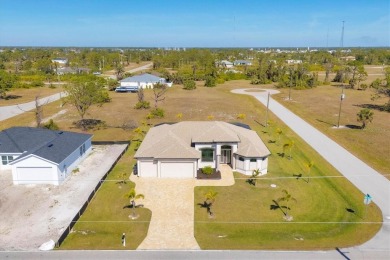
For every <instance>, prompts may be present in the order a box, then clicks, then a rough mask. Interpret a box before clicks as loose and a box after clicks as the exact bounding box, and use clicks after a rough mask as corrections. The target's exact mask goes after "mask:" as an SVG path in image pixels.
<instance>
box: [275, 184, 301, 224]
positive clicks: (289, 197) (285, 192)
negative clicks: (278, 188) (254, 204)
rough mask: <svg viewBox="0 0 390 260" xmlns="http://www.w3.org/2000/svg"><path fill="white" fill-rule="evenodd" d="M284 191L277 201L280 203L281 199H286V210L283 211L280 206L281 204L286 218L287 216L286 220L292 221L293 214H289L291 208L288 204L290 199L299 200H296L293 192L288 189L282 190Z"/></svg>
mask: <svg viewBox="0 0 390 260" xmlns="http://www.w3.org/2000/svg"><path fill="white" fill-rule="evenodd" d="M282 192H283V193H284V196H283V197H280V198H278V199H277V200H276V201H277V203H278V204H279V202H280V201H285V202H286V206H285V208H286V211H283V209H282V207H280V206H279V207H280V209H281V210H282V211H283V214H284V218H285V219H286V220H288V221H290V220H292V216H290V215H289V214H288V211H289V210H290V208H289V206H288V204H289V202H290V201H295V202H297V200H296V199H295V198H294V197H292V196H291V194H290V193H288V191H287V190H282Z"/></svg>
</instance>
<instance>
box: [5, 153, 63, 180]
mask: <svg viewBox="0 0 390 260" xmlns="http://www.w3.org/2000/svg"><path fill="white" fill-rule="evenodd" d="M18 168H28V170H29V172H31V176H32V178H33V179H31V182H27V181H21V180H19V178H18ZM46 168H51V176H50V180H47V178H46V176H42V175H40V171H41V170H42V169H46ZM12 179H13V183H14V184H15V185H18V184H28V183H31V184H37V183H46V184H53V185H59V176H58V174H57V165H56V164H54V163H52V162H49V161H47V160H43V159H42V158H39V157H36V156H33V155H32V156H29V157H26V158H25V159H23V160H21V161H19V162H17V163H15V164H13V165H12Z"/></svg>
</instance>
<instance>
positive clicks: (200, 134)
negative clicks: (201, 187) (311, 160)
mask: <svg viewBox="0 0 390 260" xmlns="http://www.w3.org/2000/svg"><path fill="white" fill-rule="evenodd" d="M269 155H270V151H269V150H268V149H267V147H266V146H265V144H264V143H263V141H262V140H261V139H260V137H259V136H258V135H257V133H256V132H255V131H253V130H250V129H247V128H244V127H242V126H237V125H234V124H230V123H226V122H221V121H184V122H179V123H175V124H162V125H159V126H155V127H153V128H151V129H150V130H149V132H148V133H147V135H146V136H145V139H144V140H143V142H142V143H141V146H140V147H139V149H138V150H137V152H136V154H135V155H134V158H136V159H137V160H138V162H137V171H138V176H140V177H158V178H195V177H196V176H197V171H198V170H199V169H201V168H202V167H204V166H211V167H212V168H216V169H219V168H220V165H221V164H228V165H230V166H231V167H232V169H233V170H234V171H237V172H240V173H243V174H246V175H251V174H252V172H253V170H257V169H258V170H260V172H261V174H266V173H267V168H268V156H269Z"/></svg>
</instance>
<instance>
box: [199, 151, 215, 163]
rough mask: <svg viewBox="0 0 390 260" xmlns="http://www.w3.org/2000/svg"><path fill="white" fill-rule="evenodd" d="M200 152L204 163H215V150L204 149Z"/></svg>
mask: <svg viewBox="0 0 390 260" xmlns="http://www.w3.org/2000/svg"><path fill="white" fill-rule="evenodd" d="M200 151H201V152H202V162H212V161H214V149H212V148H203V149H201V150H200Z"/></svg>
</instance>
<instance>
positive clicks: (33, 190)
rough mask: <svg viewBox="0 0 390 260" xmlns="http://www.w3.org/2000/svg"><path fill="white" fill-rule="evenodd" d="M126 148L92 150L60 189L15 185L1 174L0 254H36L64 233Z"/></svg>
mask: <svg viewBox="0 0 390 260" xmlns="http://www.w3.org/2000/svg"><path fill="white" fill-rule="evenodd" d="M125 148H126V145H107V146H103V145H98V146H93V150H92V152H91V154H89V155H88V157H87V158H85V160H83V161H82V162H81V164H79V166H78V168H79V172H78V173H72V174H71V176H70V177H69V178H67V180H66V181H65V182H64V183H63V184H61V185H59V186H55V185H45V184H34V185H13V184H12V174H11V171H0V176H1V181H0V212H1V214H0V251H37V250H38V248H39V246H40V245H41V244H43V243H45V242H47V241H49V240H50V239H52V240H54V241H58V239H59V237H60V236H61V235H62V233H63V231H64V230H65V228H66V227H68V225H69V224H70V222H71V221H72V219H73V218H74V216H76V214H77V213H78V212H79V210H80V209H81V207H82V206H83V205H84V203H85V201H87V199H88V197H89V195H90V194H91V193H92V191H93V190H94V188H95V187H96V185H97V184H98V182H99V181H100V180H101V178H102V177H103V175H104V174H105V173H106V172H108V170H109V169H110V168H111V166H112V165H113V164H114V162H115V160H116V159H117V158H118V157H119V155H120V154H121V153H122V152H123V150H124V149H125Z"/></svg>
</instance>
